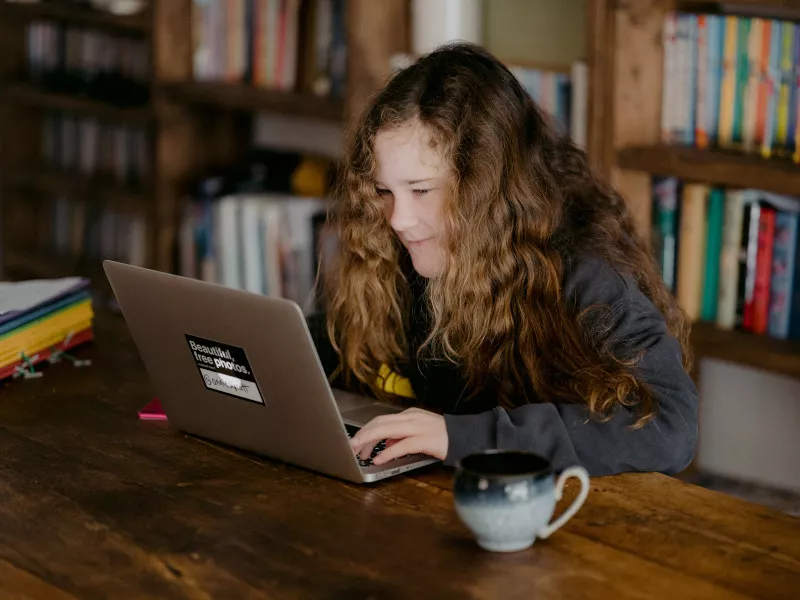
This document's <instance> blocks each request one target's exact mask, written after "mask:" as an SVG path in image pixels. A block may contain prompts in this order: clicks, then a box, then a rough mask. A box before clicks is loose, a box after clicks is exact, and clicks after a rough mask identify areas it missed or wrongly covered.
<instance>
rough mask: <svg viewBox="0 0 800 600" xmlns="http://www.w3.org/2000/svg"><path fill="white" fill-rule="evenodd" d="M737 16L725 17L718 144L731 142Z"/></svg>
mask: <svg viewBox="0 0 800 600" xmlns="http://www.w3.org/2000/svg"><path fill="white" fill-rule="evenodd" d="M737 32H738V17H736V16H726V17H725V52H724V54H723V57H722V65H723V66H722V87H721V91H720V108H719V126H718V128H719V133H718V136H719V145H720V147H722V148H730V147H731V145H732V144H733V115H734V109H735V105H736V71H737V69H736V35H737Z"/></svg>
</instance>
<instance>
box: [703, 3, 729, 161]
mask: <svg viewBox="0 0 800 600" xmlns="http://www.w3.org/2000/svg"><path fill="white" fill-rule="evenodd" d="M707 21H708V71H707V77H706V79H707V82H708V85H707V86H706V93H705V98H706V132H707V138H708V146H711V145H714V144H716V140H717V125H718V122H719V101H720V100H719V99H720V85H721V83H722V54H723V44H724V41H725V20H724V19H723V18H722V17H720V16H719V15H709V16H708V19H707Z"/></svg>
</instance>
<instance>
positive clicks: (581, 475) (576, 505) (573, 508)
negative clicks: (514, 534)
mask: <svg viewBox="0 0 800 600" xmlns="http://www.w3.org/2000/svg"><path fill="white" fill-rule="evenodd" d="M570 477H577V478H578V479H579V480H580V482H581V491H580V492H579V493H578V497H577V498H575V500H574V501H573V502H572V504H571V505H570V507H569V508H568V509H567V510H565V511H564V514H562V515H561V516H560V517H558V519H556V520H555V521H553V522H552V523H550V524H549V525H545V526H544V527H543V528H542V530H541V531H540V532H539V533H538V535H537V537H539V538H542V539H545V538H547V537H549V536H550V535H552V534H553V532H555V531H556V530H557V529H559V528H561V526H562V525H564V524H565V523H566V522H567V521H569V520H570V519H571V518H572V517H573V516H575V513H576V512H578V510H579V509H580V507H581V506H583V503H584V502H585V501H586V497H587V496H588V495H589V473H587V471H586V469H584V468H583V467H569V468H568V469H564V471H563V472H562V473H561V475H559V476H558V481H556V490H555V496H556V502H558V501H559V500H561V495H562V493H563V491H564V483H565V482H566V481H567V479H569V478H570Z"/></svg>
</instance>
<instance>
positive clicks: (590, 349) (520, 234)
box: [326, 43, 691, 425]
mask: <svg viewBox="0 0 800 600" xmlns="http://www.w3.org/2000/svg"><path fill="white" fill-rule="evenodd" d="M409 123H416V124H420V125H422V126H423V127H425V128H426V131H427V132H428V133H429V135H430V136H431V139H432V143H433V144H434V145H435V147H436V148H437V150H438V151H439V152H441V154H442V156H443V157H444V158H445V159H446V164H448V165H450V169H451V171H452V193H451V194H449V200H447V201H446V204H445V206H444V221H445V247H446V253H445V254H446V258H445V266H444V268H443V271H442V273H441V275H440V276H437V277H435V278H432V279H430V280H429V281H428V283H427V286H426V293H425V301H426V302H425V304H426V307H425V308H426V311H427V313H428V315H429V317H430V319H429V321H430V323H431V330H430V334H429V336H428V337H427V339H426V341H425V344H423V348H422V349H421V350H425V351H426V352H428V353H430V354H431V355H438V357H439V358H445V359H447V360H450V361H452V362H454V363H456V364H458V365H459V367H460V368H461V370H462V372H463V374H464V377H465V379H466V383H467V386H468V387H467V389H468V390H469V391H470V395H476V394H478V393H479V392H490V393H493V394H495V395H496V397H497V400H498V403H499V404H500V405H501V406H505V407H513V406H516V405H519V404H521V403H526V402H532V401H539V400H541V399H545V400H548V401H561V402H584V403H586V404H587V405H588V407H589V409H590V410H591V413H592V414H594V415H596V416H599V417H601V418H602V417H608V416H609V415H610V413H611V411H612V410H613V409H614V408H615V407H616V406H618V405H624V406H631V407H632V406H634V405H636V406H637V407H638V408H639V410H640V419H639V421H638V424H639V425H641V424H643V423H644V422H645V421H646V420H647V419H649V418H650V417H652V415H653V413H654V409H655V405H654V398H653V395H652V392H651V391H650V390H649V389H648V387H647V386H646V385H645V384H644V383H643V382H642V381H641V380H640V379H639V378H638V377H637V374H636V369H635V366H636V361H637V359H638V358H639V357H637V356H618V355H615V354H614V353H613V352H612V345H613V344H612V343H610V338H609V329H608V326H607V321H606V320H605V319H604V318H603V311H602V307H599V310H592V311H589V310H584V311H579V310H578V307H577V306H575V304H574V302H572V301H571V299H570V298H567V297H566V294H565V290H564V287H563V284H564V280H565V275H566V274H567V272H568V270H569V269H570V268H571V267H572V266H573V263H574V260H576V258H577V257H580V256H590V255H594V256H598V257H601V258H603V259H605V260H606V261H608V262H609V263H611V264H612V265H613V266H614V267H615V268H616V269H618V270H619V271H620V272H624V273H627V274H630V275H631V276H632V277H634V278H635V281H636V282H637V284H638V285H639V287H640V289H641V290H642V291H643V293H644V294H645V295H646V296H647V297H648V298H649V299H650V300H651V301H652V302H653V304H654V305H655V306H656V307H657V308H658V309H659V310H660V311H661V312H662V314H663V315H664V317H665V320H666V323H667V327H668V329H669V331H670V333H671V334H673V335H674V336H675V337H676V338H677V339H678V341H679V342H680V345H681V348H682V350H683V360H684V368H686V369H687V370H688V369H689V368H690V365H691V352H690V349H689V345H688V336H689V323H688V320H687V318H686V315H685V314H684V313H683V312H682V311H681V309H680V308H679V307H678V305H677V302H676V300H675V298H674V297H673V296H672V295H671V294H670V293H669V291H668V290H667V288H666V287H665V286H664V284H663V280H662V279H661V276H660V274H659V271H658V268H657V266H656V263H655V261H654V259H653V256H652V254H651V252H650V251H649V249H648V247H647V245H646V244H645V242H644V241H643V239H641V238H640V236H639V235H638V234H637V232H636V230H635V227H634V223H633V220H632V217H631V213H630V212H629V209H628V207H627V205H626V203H625V201H624V200H623V199H622V198H621V197H620V196H619V194H618V193H616V192H615V191H614V190H613V189H612V188H611V187H610V186H608V185H607V184H606V183H604V182H603V181H602V180H601V179H600V178H599V177H598V176H596V175H595V174H594V173H593V172H592V170H591V168H590V166H589V164H588V162H587V159H586V156H585V154H584V152H583V151H581V150H580V149H579V148H577V147H576V146H575V145H573V143H571V141H570V140H569V139H568V137H567V136H565V135H562V134H561V133H560V132H559V130H558V128H557V127H556V126H555V125H554V124H553V123H552V122H551V120H550V119H549V118H548V117H547V116H546V115H545V114H544V113H543V112H542V111H541V110H540V109H539V107H537V105H536V104H535V103H534V102H533V100H532V99H531V98H530V96H529V95H528V94H527V93H526V92H525V90H524V89H523V88H522V87H521V85H520V84H519V82H518V81H517V79H516V78H515V77H514V75H513V74H512V73H511V72H510V71H509V70H508V69H507V68H506V67H505V66H504V65H503V64H502V63H500V62H499V61H497V60H496V59H495V58H494V57H492V56H491V55H490V54H489V53H487V52H486V51H485V50H483V49H482V48H480V47H478V46H474V45H470V44H463V43H462V44H453V45H448V46H444V47H441V48H439V49H437V50H436V51H434V52H432V53H430V54H427V55H425V56H423V57H422V58H420V59H419V60H418V61H417V62H416V63H415V64H413V65H412V66H410V67H408V68H406V69H404V70H402V71H400V72H398V73H397V74H395V75H394V76H393V77H392V78H391V79H390V81H389V82H388V84H387V85H386V87H385V88H384V89H383V90H382V91H381V92H380V93H378V94H377V95H376V96H375V97H374V99H373V100H372V102H371V103H370V105H369V106H368V107H367V108H366V110H365V112H364V114H363V116H362V117H361V119H359V120H358V122H357V123H355V124H354V127H353V129H352V131H351V132H350V136H349V146H348V148H347V155H346V157H345V160H344V161H343V163H342V168H341V172H340V173H339V177H338V178H337V182H338V183H337V185H336V186H335V189H334V193H333V196H334V204H333V209H332V211H331V223H332V224H333V225H334V227H335V231H336V232H337V233H338V236H339V251H338V256H337V257H336V262H335V268H334V272H333V273H332V276H331V277H329V278H328V279H327V282H328V286H327V288H326V289H327V300H328V302H327V303H328V313H327V328H328V334H329V336H330V338H331V341H332V343H333V345H334V348H336V350H337V351H338V353H339V356H340V370H339V373H340V374H341V373H343V374H344V375H345V376H346V377H345V381H347V382H351V383H352V382H353V378H355V379H357V380H358V382H360V383H361V385H362V386H366V387H368V388H370V389H371V390H372V392H373V393H374V394H375V395H377V396H378V397H385V395H384V393H383V392H382V390H381V387H380V385H379V384H378V378H379V368H380V366H381V365H382V364H386V365H389V366H391V367H395V368H396V366H397V364H399V362H400V361H402V360H404V359H405V358H406V357H407V356H408V354H407V353H408V345H407V344H408V340H407V332H408V328H409V320H410V315H411V310H412V306H411V303H412V294H411V290H410V284H409V271H408V261H407V254H406V250H405V249H404V248H403V246H402V245H401V243H400V242H399V240H398V239H397V236H396V235H395V233H394V232H393V230H392V229H391V227H390V226H389V224H388V222H387V218H386V215H385V212H384V202H383V200H382V199H381V198H379V197H378V195H377V193H376V182H375V172H376V159H375V154H374V140H375V135H376V133H378V132H379V131H381V130H385V129H391V128H395V127H398V126H400V125H403V124H409ZM606 308H608V307H606Z"/></svg>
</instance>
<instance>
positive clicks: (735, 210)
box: [717, 190, 745, 329]
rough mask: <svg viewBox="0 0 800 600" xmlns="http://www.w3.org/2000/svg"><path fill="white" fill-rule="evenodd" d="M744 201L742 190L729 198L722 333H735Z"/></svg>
mask: <svg viewBox="0 0 800 600" xmlns="http://www.w3.org/2000/svg"><path fill="white" fill-rule="evenodd" d="M744 201H745V193H744V192H743V191H742V190H728V191H727V193H726V195H725V217H724V219H723V233H722V238H723V239H722V249H721V250H720V265H719V270H720V274H719V298H718V301H717V326H718V327H719V328H721V329H733V328H734V327H735V326H736V300H737V295H738V291H739V254H740V252H741V247H742V219H743V217H744V206H745V204H744Z"/></svg>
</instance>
